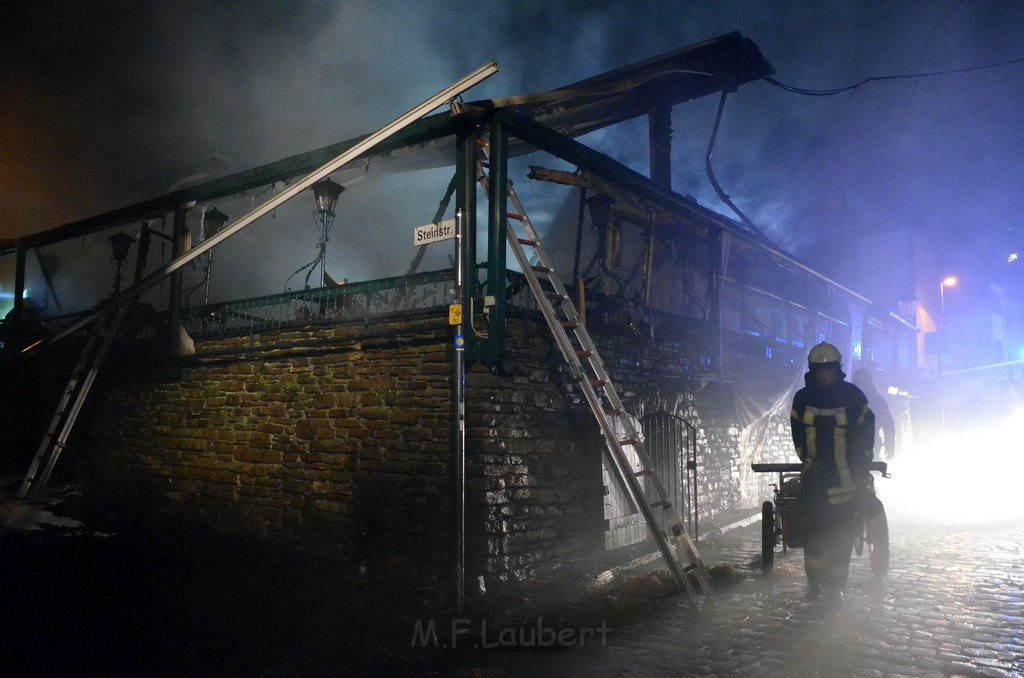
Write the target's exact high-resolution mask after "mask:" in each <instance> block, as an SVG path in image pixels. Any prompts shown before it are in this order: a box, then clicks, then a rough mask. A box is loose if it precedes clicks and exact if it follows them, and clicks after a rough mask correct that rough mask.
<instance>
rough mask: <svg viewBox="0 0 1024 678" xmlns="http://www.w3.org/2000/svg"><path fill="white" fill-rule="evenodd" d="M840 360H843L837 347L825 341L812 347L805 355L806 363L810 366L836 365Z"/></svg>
mask: <svg viewBox="0 0 1024 678" xmlns="http://www.w3.org/2000/svg"><path fill="white" fill-rule="evenodd" d="M841 362H843V356H841V355H840V354H839V349H838V348H836V347H835V346H833V345H832V344H830V343H828V342H825V341H823V342H821V343H820V344H818V345H817V346H815V347H814V348H812V349H811V352H810V354H808V356H807V365H808V366H809V367H811V368H814V367H822V366H825V365H835V366H836V367H838V366H839V363H841Z"/></svg>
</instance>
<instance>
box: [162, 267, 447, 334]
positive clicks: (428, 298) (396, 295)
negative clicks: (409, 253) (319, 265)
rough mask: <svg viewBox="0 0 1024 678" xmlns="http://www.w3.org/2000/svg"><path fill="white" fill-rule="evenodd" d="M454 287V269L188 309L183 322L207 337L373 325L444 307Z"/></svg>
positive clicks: (190, 328) (193, 330) (186, 327)
mask: <svg viewBox="0 0 1024 678" xmlns="http://www.w3.org/2000/svg"><path fill="white" fill-rule="evenodd" d="M453 284H454V277H453V275H452V271H451V270H443V271H433V272H429V273H419V274H416V275H411V276H397V277H393V278H382V279H380V280H367V281H365V282H358V283H350V284H347V285H338V286H334V287H322V288H317V289H309V290H300V291H297V292H284V293H281V294H274V295H271V296H267V297H256V298H253V299H240V300H237V301H229V302H223V303H219V304H209V305H207V306H201V307H196V308H191V309H185V311H184V313H183V314H182V322H183V323H184V325H185V329H186V330H187V331H188V333H189V335H191V336H192V337H194V338H204V337H214V336H223V335H228V334H242V333H248V332H256V331H262V330H269V329H281V328H287V327H303V326H307V325H315V324H330V323H337V322H345V321H351V320H369V319H371V318H377V317H381V316H385V315H389V314H393V313H404V312H409V311H417V310H424V309H431V308H439V307H444V306H446V305H447V304H448V303H449V302H450V301H451V288H452V285H453Z"/></svg>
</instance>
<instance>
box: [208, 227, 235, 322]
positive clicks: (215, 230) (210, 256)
mask: <svg viewBox="0 0 1024 678" xmlns="http://www.w3.org/2000/svg"><path fill="white" fill-rule="evenodd" d="M230 218H231V217H229V216H228V215H226V214H224V213H223V212H221V211H220V210H219V209H217V208H216V207H211V208H210V209H209V210H207V211H206V213H204V214H203V240H208V239H210V238H212V237H213V236H215V235H216V234H217V233H218V232H219V231H220V230H221V229H222V228H224V224H226V223H228V219H230ZM216 249H217V246H216V245H214V246H213V247H211V248H210V251H209V252H207V253H206V276H205V277H206V289H205V290H204V293H203V305H204V306H205V305H207V304H209V303H210V276H211V275H212V273H213V252H214V250H216Z"/></svg>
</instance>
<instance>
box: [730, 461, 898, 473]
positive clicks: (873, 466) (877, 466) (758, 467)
mask: <svg viewBox="0 0 1024 678" xmlns="http://www.w3.org/2000/svg"><path fill="white" fill-rule="evenodd" d="M750 468H751V469H753V470H754V472H755V473H799V472H800V471H802V470H803V469H804V465H803V464H801V463H795V464H751V465H750ZM868 470H869V471H881V473H882V475H883V476H885V475H886V472H887V470H888V464H886V462H884V461H873V462H871V463H870V464H868Z"/></svg>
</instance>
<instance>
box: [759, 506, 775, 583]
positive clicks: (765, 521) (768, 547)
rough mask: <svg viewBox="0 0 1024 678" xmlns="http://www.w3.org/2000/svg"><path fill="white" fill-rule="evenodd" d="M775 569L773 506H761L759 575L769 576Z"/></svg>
mask: <svg viewBox="0 0 1024 678" xmlns="http://www.w3.org/2000/svg"><path fill="white" fill-rule="evenodd" d="M774 568H775V506H774V505H773V504H772V502H770V501H766V502H765V503H763V504H761V574H762V575H769V574H771V573H772V570H773V569H774Z"/></svg>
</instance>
